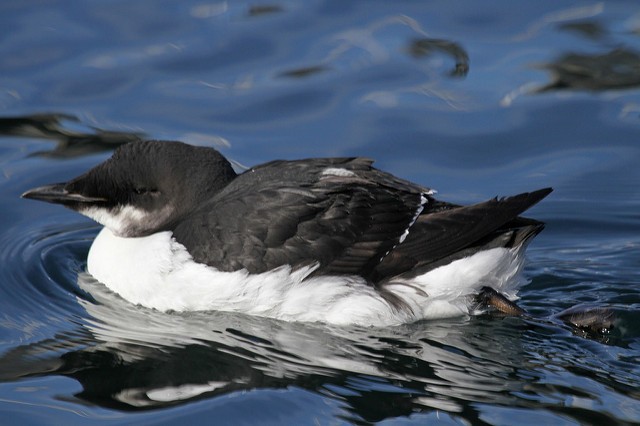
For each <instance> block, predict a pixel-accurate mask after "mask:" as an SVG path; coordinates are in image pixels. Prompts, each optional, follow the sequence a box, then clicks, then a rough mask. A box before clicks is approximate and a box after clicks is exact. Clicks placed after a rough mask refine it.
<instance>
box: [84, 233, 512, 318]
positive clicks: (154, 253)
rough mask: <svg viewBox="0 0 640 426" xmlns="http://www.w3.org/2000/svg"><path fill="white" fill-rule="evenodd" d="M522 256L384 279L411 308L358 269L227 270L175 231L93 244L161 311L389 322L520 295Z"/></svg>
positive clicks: (480, 258) (124, 281)
mask: <svg viewBox="0 0 640 426" xmlns="http://www.w3.org/2000/svg"><path fill="white" fill-rule="evenodd" d="M522 257H523V256H522V251H521V250H518V249H502V248H497V249H492V250H488V251H484V252H480V253H477V254H475V255H473V256H470V257H468V258H465V259H460V260H457V261H455V262H452V263H450V264H448V265H445V266H442V267H440V268H437V269H434V270H432V271H430V272H428V273H426V274H424V275H421V276H418V277H417V278H415V279H412V280H410V281H403V282H395V283H393V284H389V285H387V286H386V287H385V290H386V291H388V292H390V293H393V294H394V295H395V296H397V297H399V298H400V299H401V300H403V301H404V302H405V304H406V306H408V307H409V308H410V309H396V308H394V307H393V306H391V305H390V304H389V303H388V302H387V301H386V300H385V299H384V298H383V297H382V296H381V295H380V293H379V292H378V291H377V290H376V289H374V288H373V287H372V286H370V285H368V284H367V283H366V282H365V281H364V280H362V279H361V278H359V277H353V276H347V277H345V276H320V277H311V278H307V277H308V275H309V273H310V272H312V271H313V269H314V267H307V268H302V269H299V270H293V271H292V270H291V268H289V267H280V268H278V269H276V270H273V271H270V272H266V273H262V274H257V275H251V274H248V273H247V272H246V271H244V270H243V271H237V272H221V271H218V270H216V269H215V268H212V267H209V266H206V265H203V264H199V263H195V262H193V260H192V259H191V256H190V255H189V253H188V252H187V251H186V249H185V247H184V246H182V245H181V244H179V243H177V242H176V241H175V240H174V239H173V238H172V235H171V233H170V232H161V233H157V234H153V235H151V236H148V237H143V238H120V237H117V236H115V235H114V234H113V233H112V232H111V231H110V230H109V229H108V228H104V229H103V230H102V231H101V232H100V234H99V235H98V236H97V237H96V239H95V241H94V243H93V245H92V246H91V250H90V251H89V258H88V270H89V273H91V274H92V275H93V276H94V277H95V278H96V279H97V280H99V281H100V282H102V283H103V284H105V285H106V286H107V287H108V288H110V289H111V290H112V291H114V292H116V293H118V294H119V295H120V296H122V297H123V298H124V299H126V300H128V301H129V302H131V303H134V304H140V305H143V306H146V307H148V308H155V309H158V310H160V311H170V310H173V311H203V310H204V311H207V310H221V311H235V312H244V313H248V314H252V315H260V316H266V317H271V318H277V319H282V320H288V321H308V322H316V321H319V322H327V323H333V324H360V325H375V326H387V325H397V324H402V323H408V322H413V321H417V320H419V319H423V318H438V317H451V316H457V315H464V314H467V313H469V306H470V296H471V295H473V294H475V293H477V291H478V290H479V289H480V288H481V287H482V286H485V285H487V286H491V287H493V288H495V289H496V290H498V291H501V292H504V293H506V294H507V295H508V296H513V295H514V294H515V290H516V289H517V288H516V287H517V285H518V280H517V279H515V278H516V277H517V274H518V272H519V271H520V269H521V265H522ZM305 278H307V279H305Z"/></svg>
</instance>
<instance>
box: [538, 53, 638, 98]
mask: <svg viewBox="0 0 640 426" xmlns="http://www.w3.org/2000/svg"><path fill="white" fill-rule="evenodd" d="M546 68H547V69H549V70H550V71H551V72H552V74H553V82H551V83H550V84H549V85H547V86H545V87H543V88H541V89H539V91H540V92H546V91H549V90H564V89H574V90H612V89H627V88H633V87H636V86H639V85H640V54H638V52H637V51H635V50H629V49H624V48H617V49H614V50H611V51H609V52H607V53H602V54H580V53H569V54H566V55H564V56H562V57H560V58H559V59H558V60H557V61H555V62H553V63H551V64H548V65H546Z"/></svg>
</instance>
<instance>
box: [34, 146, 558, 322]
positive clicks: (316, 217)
mask: <svg viewBox="0 0 640 426" xmlns="http://www.w3.org/2000/svg"><path fill="white" fill-rule="evenodd" d="M551 191H552V188H544V189H539V190H536V191H532V192H526V193H521V194H519V195H515V196H510V197H503V198H498V197H496V198H493V199H489V200H487V201H484V202H480V203H477V204H472V205H466V206H463V205H458V204H453V203H449V202H445V201H440V200H438V199H436V197H435V194H436V191H434V190H433V189H431V188H428V187H425V186H422V185H419V184H415V183H412V182H410V181H408V180H405V179H402V178H399V177H396V176H394V175H392V174H390V173H387V172H384V171H382V170H379V169H377V168H375V167H374V166H373V160H371V159H369V158H364V157H340V158H309V159H301V160H275V161H271V162H268V163H265V164H262V165H258V166H255V167H252V168H248V169H246V170H244V171H242V172H240V173H236V171H235V170H234V168H233V167H232V165H231V163H230V161H228V160H227V159H226V158H225V157H224V156H223V155H222V154H221V153H220V152H219V151H217V150H216V149H214V148H211V147H204V146H193V145H189V144H186V143H183V142H178V141H158V140H144V141H134V142H131V143H128V144H125V145H122V146H119V147H118V148H117V149H115V151H114V152H113V155H112V156H111V157H110V158H108V159H107V160H106V161H104V162H102V163H100V164H98V165H96V166H95V167H94V168H92V169H90V170H89V171H87V172H86V173H84V174H82V175H80V176H78V177H76V178H74V179H71V180H69V181H67V182H64V183H56V184H51V185H45V186H41V187H37V188H34V189H31V190H28V191H26V192H25V193H24V194H22V197H23V198H27V199H34V200H39V201H45V202H49V203H54V204H60V205H62V206H64V207H67V208H69V209H71V210H74V211H76V212H78V213H80V214H82V215H84V216H87V217H89V218H91V219H93V220H95V221H96V222H98V223H99V224H101V225H103V228H102V229H101V231H100V232H99V233H98V235H97V236H96V238H95V239H94V241H93V243H92V245H91V248H90V250H89V253H88V256H87V271H88V272H89V273H90V274H91V275H92V276H93V277H94V278H95V279H96V280H98V281H99V282H101V283H102V284H104V285H105V286H107V287H108V288H109V289H110V290H111V291H113V292H115V293H117V294H118V295H119V296H120V297H121V298H123V299H125V300H126V301H128V302H130V303H133V304H137V305H141V306H144V307H146V308H151V309H156V310H159V311H164V312H191V311H233V312H243V313H245V314H250V315H257V316H264V317H270V318H276V319H280V320H285V321H299V322H320V323H327V324H335V325H362V326H374V327H375V326H382V327H384V326H394V325H400V324H405V323H412V322H416V321H420V320H428V319H435V318H444V317H453V316H459V315H471V314H473V312H475V311H476V310H477V308H478V305H477V303H476V301H477V300H478V296H479V295H482V293H483V292H485V290H487V289H490V292H489V294H494V293H496V294H499V295H501V296H502V297H501V298H502V299H504V300H507V301H509V302H511V301H513V300H515V299H516V298H517V291H518V289H519V287H520V286H521V285H522V284H523V279H522V277H521V274H520V272H521V269H522V266H523V262H524V251H525V249H526V246H527V245H528V243H529V242H530V241H531V239H532V238H533V237H534V236H536V235H537V234H538V233H539V232H540V231H542V229H543V228H544V223H543V222H540V221H537V220H534V219H528V218H525V217H522V216H520V215H521V214H522V213H523V212H524V211H525V210H527V209H528V208H530V207H531V206H533V205H534V204H536V203H537V202H539V201H540V200H542V199H543V198H545V197H546V196H547V195H548V194H549V193H550V192H551ZM485 294H486V292H485ZM480 299H482V297H481V298H480ZM486 299H487V298H486V297H485V298H484V299H482V300H486Z"/></svg>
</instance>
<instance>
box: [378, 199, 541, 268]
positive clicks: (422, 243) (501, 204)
mask: <svg viewBox="0 0 640 426" xmlns="http://www.w3.org/2000/svg"><path fill="white" fill-rule="evenodd" d="M550 192H551V188H545V189H540V190H538V191H534V192H529V193H523V194H519V195H515V196H512V197H505V198H494V199H492V200H488V201H485V202H482V203H478V204H474V205H471V206H456V205H453V204H446V203H439V202H434V203H431V204H430V205H427V206H425V209H424V211H423V213H422V214H421V215H420V216H419V217H418V219H417V220H416V222H415V223H414V224H413V226H412V227H411V229H410V232H409V235H408V236H407V238H406V239H405V241H404V242H403V243H402V244H400V245H398V246H397V247H396V248H395V249H394V250H393V252H391V253H390V254H389V255H388V256H386V257H385V258H384V259H383V260H382V262H381V263H380V265H378V267H377V268H376V270H375V274H376V280H384V279H386V278H391V277H393V276H396V275H399V274H403V273H406V272H407V271H412V270H413V271H416V272H419V273H423V272H426V270H425V268H424V266H429V265H431V266H437V265H439V263H438V261H439V260H441V259H445V258H450V257H451V256H452V255H454V254H456V253H463V252H464V250H465V249H467V248H470V247H475V248H477V249H480V248H485V245H486V244H489V243H496V244H497V245H496V246H498V245H499V246H503V247H506V246H511V245H513V246H515V245H519V244H521V243H522V241H523V239H525V240H526V239H528V238H530V237H531V236H533V235H535V234H536V233H537V232H539V231H540V230H541V229H542V223H541V222H537V221H533V220H530V219H525V218H520V217H518V215H519V214H521V213H523V212H524V211H525V210H527V209H528V208H529V207H531V206H533V205H534V204H536V203H537V202H538V201H540V200H542V199H543V198H544V197H546V196H547V195H548V194H549V193H550ZM518 229H520V230H521V232H516V231H517V230H518ZM475 251H477V250H475ZM472 252H473V250H471V252H468V251H467V252H464V253H466V255H470V254H473V253H472Z"/></svg>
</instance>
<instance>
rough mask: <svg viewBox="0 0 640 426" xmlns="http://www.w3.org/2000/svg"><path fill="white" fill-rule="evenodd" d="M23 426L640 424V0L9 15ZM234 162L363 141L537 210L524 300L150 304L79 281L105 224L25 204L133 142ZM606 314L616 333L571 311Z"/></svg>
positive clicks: (5, 362) (12, 297) (15, 324)
mask: <svg viewBox="0 0 640 426" xmlns="http://www.w3.org/2000/svg"><path fill="white" fill-rule="evenodd" d="M0 12H1V13H0V23H1V28H3V34H4V36H3V37H2V38H1V40H0V58H1V59H0V110H1V113H0V116H1V117H2V119H0V133H1V134H2V138H1V139H0V168H1V170H2V178H1V179H0V199H1V203H2V206H3V207H2V209H1V211H0V219H2V220H1V222H0V223H2V226H1V227H0V261H1V262H2V268H0V412H1V413H2V416H1V417H0V418H1V419H2V421H1V422H2V423H6V424H44V423H46V424H65V425H66V424H129V423H134V422H135V423H144V424H149V423H160V424H163V423H164V424H167V423H176V422H189V421H191V422H198V423H202V422H205V421H206V422H212V423H220V424H242V423H257V422H260V423H264V424H296V425H298V424H314V423H319V424H342V423H358V424H362V423H370V422H379V423H381V424H414V423H416V424H424V423H428V422H436V421H438V422H441V423H444V424H514V423H518V424H615V423H620V424H624V423H634V422H636V423H637V422H640V392H639V391H638V388H639V384H640V380H639V379H640V367H639V361H640V325H639V324H640V286H639V284H640V272H639V271H640V268H639V266H640V261H639V259H640V255H639V253H640V214H639V213H638V212H639V211H640V209H639V207H640V196H639V193H640V168H639V167H638V163H639V160H640V145H638V136H639V135H640V133H639V130H640V95H639V92H638V85H639V84H640V60H639V57H640V56H639V55H640V6H638V5H637V4H636V2H635V1H609V2H589V1H567V0H563V1H557V0H554V1H537V2H521V3H519V4H518V5H517V6H514V5H513V3H512V2H508V1H506V0H502V1H493V2H474V1H460V2H455V3H451V2H444V1H433V2H364V1H362V2H341V1H333V2H332V1H305V2H302V1H301V2H296V1H280V2H277V1H274V2H271V3H258V2H248V3H247V2H217V3H216V2H213V3H207V2H198V1H193V0H188V1H183V2H177V1H163V2H151V1H149V0H128V1H126V2H123V1H110V2H99V1H64V2H62V1H21V2H4V3H3V4H2V5H0ZM145 137H150V138H160V139H180V140H185V141H188V142H191V143H195V144H202V145H210V146H216V147H218V148H219V149H221V150H222V151H223V153H224V154H225V155H227V156H228V157H230V158H232V159H233V160H234V161H236V162H237V163H238V164H243V165H253V164H257V163H261V162H264V161H267V160H270V159H274V158H299V157H312V156H332V155H340V156H343V155H345V156H350V155H365V156H369V157H373V158H376V159H377V163H376V164H377V165H378V166H379V167H381V168H383V169H385V170H388V171H391V172H393V173H396V174H398V175H400V176H402V177H405V178H408V179H411V180H415V181H417V182H420V183H422V184H424V185H427V186H431V187H434V188H437V189H438V190H439V196H440V198H442V199H446V200H448V201H452V202H464V203H470V202H475V201H479V200H483V199H486V198H489V197H492V196H495V195H498V194H500V195H508V194H513V193H517V192H520V191H526V190H532V189H536V188H539V187H545V186H553V187H554V188H555V192H554V193H553V194H552V195H551V196H550V197H549V198H548V199H546V200H544V201H543V202H542V203H541V204H540V205H538V206H536V207H535V208H533V209H532V210H531V211H530V213H529V215H530V216H532V217H535V218H537V219H541V220H544V221H546V222H547V228H546V229H545V231H544V232H543V233H542V234H541V235H539V236H538V237H537V238H536V240H535V241H534V242H533V244H532V245H531V246H530V248H529V256H528V264H527V265H528V266H527V268H526V271H525V273H526V276H527V277H528V278H529V279H530V280H531V283H530V284H529V285H527V286H526V287H524V289H523V290H522V291H521V293H520V296H521V301H520V302H519V303H520V304H521V305H522V306H523V307H524V308H526V309H527V310H529V311H530V312H531V313H533V314H535V315H538V316H540V317H541V318H543V319H542V320H540V321H534V320H526V319H518V318H503V319H500V318H493V317H476V318H457V319H449V320H443V321H430V322H421V323H417V324H409V325H406V326H403V327H396V328H389V329H368V328H348V327H344V328H332V327H327V326H323V325H314V324H295V323H283V322H278V321H272V320H265V319H262V318H254V317H248V316H243V315H238V314H228V313H207V314H202V313H199V314H189V315H187V314H182V315H180V314H161V313H158V312H154V311H151V310H147V309H143V308H140V307H136V306H131V305H129V304H127V303H126V302H123V301H122V300H120V299H118V298H117V297H116V296H114V295H113V294H110V293H109V292H107V291H106V290H105V289H104V287H102V286H101V285H100V284H99V283H97V282H95V281H93V280H92V279H91V277H90V276H88V275H86V273H84V268H85V266H86V263H85V262H86V254H87V251H88V248H89V246H90V244H91V241H92V239H93V237H94V236H95V235H96V233H97V232H98V229H99V228H98V227H97V226H96V225H95V224H93V223H92V222H90V221H89V220H87V219H85V218H82V217H80V216H78V215H76V214H74V213H73V212H70V211H66V210H64V209H62V208H59V207H56V206H50V205H44V204H41V203H34V202H32V201H27V200H21V199H19V195H20V194H21V193H22V192H23V191H24V190H26V189H28V188H31V187H34V186H38V185H41V184H44V183H51V182H57V181H64V180H66V179H68V178H70V177H74V176H76V175H78V174H80V173H82V172H83V171H85V170H86V169H88V168H89V167H91V166H92V165H94V164H96V163H98V162H99V161H101V160H103V159H105V158H106V157H108V156H109V154H110V151H111V150H112V149H113V147H115V146H116V145H118V144H120V143H123V142H126V141H130V140H135V139H137V138H145ZM574 305H578V306H600V307H609V308H611V309H612V310H613V311H614V312H615V314H616V323H615V328H614V329H613V330H612V331H611V332H610V333H609V334H597V333H596V334H593V333H591V334H587V333H581V332H578V331H575V330H572V329H571V328H570V327H568V326H566V325H565V324H563V323H562V322H561V321H560V320H559V319H558V318H557V317H555V316H554V314H557V313H559V312H561V311H562V310H563V309H566V308H569V307H571V306H574Z"/></svg>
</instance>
